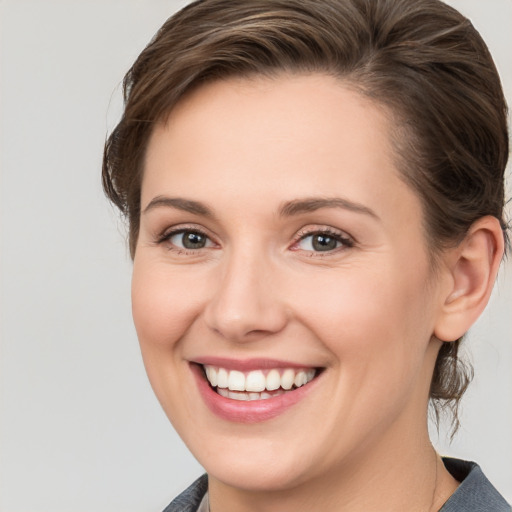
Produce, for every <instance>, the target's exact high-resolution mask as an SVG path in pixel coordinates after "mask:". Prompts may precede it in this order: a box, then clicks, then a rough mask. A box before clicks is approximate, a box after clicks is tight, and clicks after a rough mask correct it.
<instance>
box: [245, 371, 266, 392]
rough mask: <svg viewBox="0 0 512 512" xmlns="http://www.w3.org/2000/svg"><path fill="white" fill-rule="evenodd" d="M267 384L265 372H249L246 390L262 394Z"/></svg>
mask: <svg viewBox="0 0 512 512" xmlns="http://www.w3.org/2000/svg"><path fill="white" fill-rule="evenodd" d="M266 384H267V382H266V379H265V375H263V372H260V371H255V372H249V373H248V375H247V378H246V379H245V390H246V391H255V392H260V391H263V390H264V389H265V386H266Z"/></svg>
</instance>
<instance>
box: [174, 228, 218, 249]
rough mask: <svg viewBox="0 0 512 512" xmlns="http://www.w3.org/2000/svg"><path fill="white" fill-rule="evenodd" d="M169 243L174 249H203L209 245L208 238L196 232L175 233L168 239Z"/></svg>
mask: <svg viewBox="0 0 512 512" xmlns="http://www.w3.org/2000/svg"><path fill="white" fill-rule="evenodd" d="M169 241H170V242H171V243H172V244H173V245H175V246H176V247H180V248H182V249H203V248H204V247H208V246H209V245H211V241H210V240H209V238H208V237H207V236H206V235H203V234H202V233H199V232H198V231H181V232H179V233H175V234H174V235H172V236H171V237H170V238H169Z"/></svg>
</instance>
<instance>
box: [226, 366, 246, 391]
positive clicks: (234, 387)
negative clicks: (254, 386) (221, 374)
mask: <svg viewBox="0 0 512 512" xmlns="http://www.w3.org/2000/svg"><path fill="white" fill-rule="evenodd" d="M228 388H229V389H230V390H231V391H245V375H244V374H243V373H242V372H238V371H236V370H231V371H230V372H229V378H228Z"/></svg>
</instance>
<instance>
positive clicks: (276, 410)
mask: <svg viewBox="0 0 512 512" xmlns="http://www.w3.org/2000/svg"><path fill="white" fill-rule="evenodd" d="M190 367H191V369H192V372H193V374H194V377H195V379H196V382H197V386H198V388H199V392H200V393H201V396H202V397H203V400H204V401H205V403H206V405H207V406H208V408H209V409H210V411H212V412H213V413H214V414H216V415H217V416H219V417H220V418H222V419H224V420H227V421H232V422H237V423H259V422H261V421H267V420H270V419H272V418H275V417H276V416H279V415H280V414H282V413H284V412H285V411H286V410H287V409H289V408H290V407H292V406H293V405H295V404H296V403H297V402H300V401H301V400H302V399H303V398H304V397H305V396H306V395H307V394H308V393H309V392H310V391H311V390H312V389H313V388H314V387H315V385H316V381H317V380H318V378H315V379H314V380H313V381H311V382H309V383H308V384H306V385H304V386H301V387H300V388H297V389H294V390H293V391H287V392H286V393H283V394H282V395H278V396H275V397H273V398H267V399H265V400H250V401H249V400H247V401H245V400H233V399H231V398H225V397H223V396H221V395H219V394H218V393H216V392H215V391H214V390H213V389H212V388H211V387H210V385H209V384H208V381H207V380H206V378H205V377H204V373H203V370H202V368H201V367H200V366H199V365H197V364H191V365H190Z"/></svg>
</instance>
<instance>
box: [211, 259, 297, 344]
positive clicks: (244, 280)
mask: <svg viewBox="0 0 512 512" xmlns="http://www.w3.org/2000/svg"><path fill="white" fill-rule="evenodd" d="M276 277H277V272H276V271H275V269H273V268H272V264H271V262H269V261H266V260H265V259H264V258H263V257H261V255H256V254H254V253H253V254H247V252H245V254H243V253H239V254H232V255H231V257H229V258H228V259H227V260H226V261H224V262H223V264H222V268H221V269H220V272H219V273H218V275H217V276H216V287H215V290H213V293H212V296H211V300H210V301H209V302H208V304H207V305H206V307H205V310H204V316H205V320H206V323H207V325H208V327H209V328H210V329H212V330H213V331H215V332H216V333H217V334H219V335H220V336H222V337H223V338H226V339H229V340H230V341H235V342H245V341H249V340H254V339H257V338H260V337H264V336H268V335H271V334H276V333H278V332H280V331H281V330H282V329H284V327H285V325H286V323H287V321H288V320H287V316H288V315H287V311H286V307H285V304H284V303H283V302H282V300H281V299H280V298H281V297H282V296H283V293H282V290H280V288H279V286H278V283H277V280H278V279H276Z"/></svg>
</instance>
